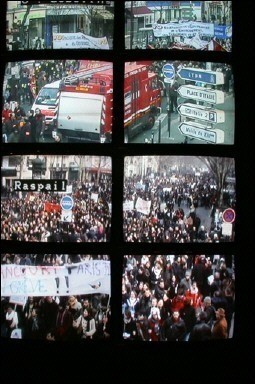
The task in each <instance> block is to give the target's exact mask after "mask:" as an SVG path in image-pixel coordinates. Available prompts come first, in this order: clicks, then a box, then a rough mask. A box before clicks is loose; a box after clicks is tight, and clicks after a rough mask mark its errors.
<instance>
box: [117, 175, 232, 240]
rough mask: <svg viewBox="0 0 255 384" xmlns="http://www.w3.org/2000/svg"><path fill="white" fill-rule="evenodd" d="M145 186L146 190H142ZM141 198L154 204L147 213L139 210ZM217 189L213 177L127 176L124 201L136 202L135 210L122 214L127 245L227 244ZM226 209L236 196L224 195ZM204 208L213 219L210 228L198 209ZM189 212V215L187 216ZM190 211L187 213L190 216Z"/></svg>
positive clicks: (128, 210)
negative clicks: (151, 177)
mask: <svg viewBox="0 0 255 384" xmlns="http://www.w3.org/2000/svg"><path fill="white" fill-rule="evenodd" d="M141 186H144V187H141ZM138 198H141V199H142V200H144V201H145V202H146V201H147V202H148V201H149V202H151V206H150V209H149V211H148V213H147V212H141V211H139V210H137V209H136V208H135V207H136V202H137V200H138ZM218 199H219V196H218V192H217V190H216V186H215V185H212V184H211V181H210V175H209V174H205V175H204V176H203V177H202V178H198V179H197V178H196V176H192V175H190V174H186V175H184V176H182V175H180V176H178V177H177V180H174V181H172V180H171V178H170V177H167V176H166V177H163V176H156V177H155V178H154V179H149V178H148V177H147V176H144V177H143V178H142V177H141V176H133V177H126V178H125V182H124V197H123V201H124V202H127V201H131V202H133V206H134V209H126V210H124V212H123V229H124V239H125V241H127V242H147V243H150V242H159V243H160V242H175V243H190V242H227V241H230V238H229V236H225V235H224V234H222V222H223V220H222V212H223V210H224V209H225V208H223V207H221V208H219V207H218V206H217V205H218ZM223 204H224V207H230V206H231V207H232V208H234V207H235V196H233V195H231V193H229V192H227V191H226V192H225V193H224V197H223ZM198 207H203V208H204V209H205V210H207V211H208V217H209V216H210V221H211V224H210V227H208V228H206V227H205V226H204V225H201V218H200V217H199V215H198V214H197V212H196V211H197V208H198ZM185 211H186V213H185ZM187 212H188V213H187Z"/></svg>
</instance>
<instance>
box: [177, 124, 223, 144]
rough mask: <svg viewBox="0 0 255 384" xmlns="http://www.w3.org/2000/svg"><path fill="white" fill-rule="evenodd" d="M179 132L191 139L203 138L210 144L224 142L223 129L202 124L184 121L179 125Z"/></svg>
mask: <svg viewBox="0 0 255 384" xmlns="http://www.w3.org/2000/svg"><path fill="white" fill-rule="evenodd" d="M179 130H180V132H181V133H182V134H183V135H185V136H188V137H192V138H193V139H198V140H203V141H206V142H208V143H212V144H223V143H224V131H222V130H221V129H213V130H212V129H206V128H205V127H204V126H203V125H202V124H199V123H194V122H184V123H181V124H180V125H179Z"/></svg>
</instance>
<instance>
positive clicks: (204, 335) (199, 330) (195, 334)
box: [189, 311, 212, 342]
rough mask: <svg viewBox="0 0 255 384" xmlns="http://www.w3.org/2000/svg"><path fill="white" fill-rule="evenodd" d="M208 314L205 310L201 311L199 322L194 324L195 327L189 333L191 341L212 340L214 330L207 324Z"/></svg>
mask: <svg viewBox="0 0 255 384" xmlns="http://www.w3.org/2000/svg"><path fill="white" fill-rule="evenodd" d="M206 318H207V315H206V313H205V312H204V311H201V312H200V314H199V315H198V320H197V323H196V324H195V325H194V327H193V329H192V330H191V332H190V335H189V341H191V342H192V341H204V340H211V338H212V331H211V327H210V326H209V325H208V324H206Z"/></svg>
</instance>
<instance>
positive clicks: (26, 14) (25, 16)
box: [19, 5, 32, 45]
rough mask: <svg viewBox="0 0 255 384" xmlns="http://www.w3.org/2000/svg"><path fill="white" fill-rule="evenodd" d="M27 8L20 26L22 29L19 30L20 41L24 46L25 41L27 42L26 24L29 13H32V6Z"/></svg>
mask: <svg viewBox="0 0 255 384" xmlns="http://www.w3.org/2000/svg"><path fill="white" fill-rule="evenodd" d="M26 7H27V9H26V12H25V14H24V17H23V19H22V22H21V24H20V28H19V33H20V40H21V42H22V44H23V45H24V41H25V24H26V21H27V18H28V15H29V12H30V9H31V7H32V5H27V6H26Z"/></svg>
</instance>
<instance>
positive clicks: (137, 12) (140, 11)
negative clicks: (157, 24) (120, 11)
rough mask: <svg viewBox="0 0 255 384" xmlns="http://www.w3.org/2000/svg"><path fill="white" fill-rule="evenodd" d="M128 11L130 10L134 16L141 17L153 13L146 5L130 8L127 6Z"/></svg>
mask: <svg viewBox="0 0 255 384" xmlns="http://www.w3.org/2000/svg"><path fill="white" fill-rule="evenodd" d="M128 11H129V12H131V11H132V12H133V16H134V17H143V16H147V15H150V14H151V13H153V12H152V11H151V10H150V9H149V8H148V7H133V8H132V9H131V8H128Z"/></svg>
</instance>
